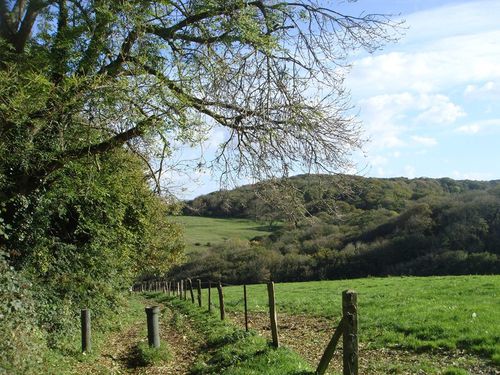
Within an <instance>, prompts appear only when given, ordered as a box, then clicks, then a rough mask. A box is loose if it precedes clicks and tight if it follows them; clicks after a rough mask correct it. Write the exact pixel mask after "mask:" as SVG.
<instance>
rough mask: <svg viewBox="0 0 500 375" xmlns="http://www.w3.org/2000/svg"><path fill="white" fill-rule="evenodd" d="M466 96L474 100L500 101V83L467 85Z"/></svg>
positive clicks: (490, 82) (489, 82)
mask: <svg viewBox="0 0 500 375" xmlns="http://www.w3.org/2000/svg"><path fill="white" fill-rule="evenodd" d="M464 96H465V97H466V98H467V99H472V100H498V99H499V98H500V81H497V82H495V81H487V82H484V83H482V84H470V85H467V87H466V88H465V90H464Z"/></svg>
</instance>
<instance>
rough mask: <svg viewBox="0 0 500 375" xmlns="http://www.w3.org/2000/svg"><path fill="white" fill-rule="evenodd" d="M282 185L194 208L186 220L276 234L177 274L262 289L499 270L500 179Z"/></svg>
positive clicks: (212, 254)
mask: <svg viewBox="0 0 500 375" xmlns="http://www.w3.org/2000/svg"><path fill="white" fill-rule="evenodd" d="M278 185H279V186H278V187H277V185H272V184H269V183H264V184H256V185H247V186H243V187H240V188H237V189H234V190H230V191H219V192H214V193H211V194H208V195H204V196H200V197H198V198H196V199H194V200H192V201H190V202H187V204H186V208H185V210H184V212H185V213H191V214H192V215H193V214H194V213H197V214H199V215H202V216H208V217H217V218H225V219H243V218H245V219H257V220H261V221H263V222H266V223H267V225H269V227H270V228H273V229H274V231H273V232H272V233H271V235H269V236H256V237H254V238H253V241H248V237H246V239H245V237H244V236H241V238H243V240H240V241H234V240H231V241H226V242H224V243H219V244H216V245H214V246H211V247H207V248H206V251H205V252H204V253H203V254H202V256H199V255H200V254H198V256H196V257H195V258H192V259H190V260H189V261H188V262H187V263H186V264H184V265H183V266H181V267H178V268H176V269H174V270H173V274H174V275H179V276H181V275H186V276H187V275H192V276H193V275H199V276H203V277H211V278H219V277H221V278H223V279H225V280H227V281H230V282H256V281H262V280H265V279H269V278H272V279H274V280H279V281H303V280H320V279H336V278H352V277H365V276H370V275H371V276H377V275H378V276H385V275H421V276H427V275H459V274H498V273H500V182H499V181H485V182H480V181H467V180H465V181H456V180H452V179H449V178H442V179H430V178H419V179H406V178H391V179H379V178H363V177H353V176H325V175H311V176H304V175H303V176H296V177H292V178H289V179H287V180H282V181H280V182H279V184H278ZM278 221H282V222H284V223H285V224H283V225H282V226H280V227H279V228H276V227H273V225H274V223H276V222H278ZM218 230H219V229H218V228H217V227H213V228H212V231H211V232H212V235H213V234H214V233H217V231H218Z"/></svg>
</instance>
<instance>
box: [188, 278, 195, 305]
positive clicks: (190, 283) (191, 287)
mask: <svg viewBox="0 0 500 375" xmlns="http://www.w3.org/2000/svg"><path fill="white" fill-rule="evenodd" d="M188 285H189V294H190V295H191V303H194V293H193V282H192V281H191V279H188Z"/></svg>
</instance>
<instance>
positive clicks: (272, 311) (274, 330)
mask: <svg viewBox="0 0 500 375" xmlns="http://www.w3.org/2000/svg"><path fill="white" fill-rule="evenodd" d="M267 294H268V295H269V317H270V320H271V335H272V337H273V346H274V347H275V348H278V347H279V339H278V318H277V316H276V303H275V298H274V283H273V282H272V281H270V282H268V283H267Z"/></svg>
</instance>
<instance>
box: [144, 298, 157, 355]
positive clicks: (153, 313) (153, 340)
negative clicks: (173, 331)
mask: <svg viewBox="0 0 500 375" xmlns="http://www.w3.org/2000/svg"><path fill="white" fill-rule="evenodd" d="M145 310H146V316H147V324H148V344H149V346H150V347H153V348H158V347H160V329H159V324H158V314H159V312H160V308H159V307H158V306H153V307H146V309H145Z"/></svg>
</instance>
